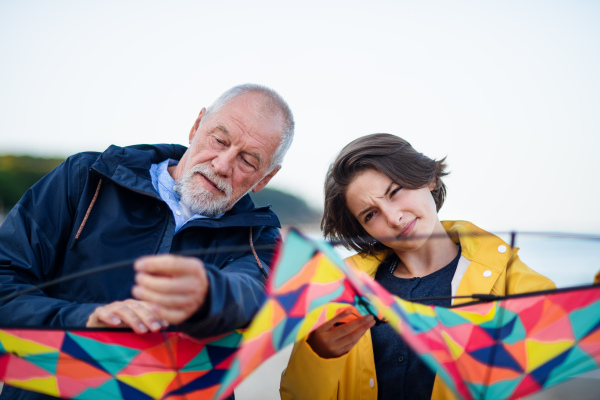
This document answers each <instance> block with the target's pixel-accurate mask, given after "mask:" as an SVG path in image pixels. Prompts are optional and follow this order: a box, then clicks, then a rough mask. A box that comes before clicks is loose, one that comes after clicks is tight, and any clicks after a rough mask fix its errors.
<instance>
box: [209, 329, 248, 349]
mask: <svg viewBox="0 0 600 400" xmlns="http://www.w3.org/2000/svg"><path fill="white" fill-rule="evenodd" d="M241 341H242V334H241V333H239V332H238V331H233V332H231V333H230V334H229V335H227V336H224V337H222V338H220V339H219V340H215V341H214V342H210V344H211V345H213V346H221V347H231V348H233V347H239V345H240V342H241Z"/></svg>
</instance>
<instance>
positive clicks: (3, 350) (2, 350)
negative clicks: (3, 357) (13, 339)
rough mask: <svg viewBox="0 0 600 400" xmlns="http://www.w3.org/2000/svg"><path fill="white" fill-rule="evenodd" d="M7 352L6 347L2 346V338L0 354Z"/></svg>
mask: <svg viewBox="0 0 600 400" xmlns="http://www.w3.org/2000/svg"><path fill="white" fill-rule="evenodd" d="M6 353H7V351H6V349H5V348H4V346H2V340H0V354H6Z"/></svg>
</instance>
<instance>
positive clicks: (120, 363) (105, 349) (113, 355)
mask: <svg viewBox="0 0 600 400" xmlns="http://www.w3.org/2000/svg"><path fill="white" fill-rule="evenodd" d="M67 335H69V336H70V337H71V339H73V341H74V342H76V343H77V344H78V345H79V346H81V348H82V349H84V350H85V351H86V352H87V353H88V354H89V355H90V356H91V357H92V358H93V359H94V361H95V362H97V363H98V364H100V365H101V366H102V367H103V368H104V369H105V370H106V371H107V372H108V373H110V374H112V375H116V374H117V373H118V372H119V371H121V370H122V369H123V368H125V367H126V366H127V365H128V364H129V363H130V362H131V360H133V359H134V358H135V357H136V356H137V355H138V354H139V353H140V352H141V351H140V350H137V349H132V348H129V347H125V346H120V345H118V344H114V343H102V342H99V341H97V340H95V339H90V338H86V337H83V336H78V335H73V334H71V333H67Z"/></svg>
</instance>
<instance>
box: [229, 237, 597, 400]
mask: <svg viewBox="0 0 600 400" xmlns="http://www.w3.org/2000/svg"><path fill="white" fill-rule="evenodd" d="M365 299H366V302H365ZM359 300H361V301H359ZM327 302H331V303H327ZM349 305H350V306H354V307H355V309H356V311H357V312H358V313H360V314H363V315H365V314H366V313H367V312H368V313H371V314H373V315H378V317H379V318H381V316H383V317H384V318H385V319H386V321H387V323H389V324H390V325H391V326H392V327H393V328H394V329H395V330H396V331H397V332H398V333H399V334H400V335H402V337H403V339H404V340H405V341H406V342H407V343H408V344H409V345H410V346H411V347H412V348H413V350H414V351H415V352H416V353H417V354H419V356H421V358H422V359H423V360H424V362H425V363H426V364H427V365H429V367H430V368H432V370H434V371H436V373H437V374H438V375H440V377H441V378H442V379H443V380H444V382H445V383H446V384H447V386H448V387H449V388H450V389H452V391H453V392H454V393H455V395H456V396H457V397H459V398H462V399H515V398H518V397H523V396H526V395H529V394H533V393H535V392H537V391H540V390H543V389H546V388H548V387H550V386H552V385H555V384H557V383H559V382H562V381H564V380H565V379H568V378H569V377H570V376H572V375H574V374H577V373H580V372H584V371H588V370H591V369H595V368H598V367H599V366H600V286H589V287H582V288H577V289H573V290H559V291H555V292H552V293H547V292H545V293H544V294H537V295H535V294H533V293H530V294H526V295H513V296H506V297H504V298H502V299H501V300H496V301H490V302H482V303H476V304H470V305H461V306H456V307H452V308H444V307H435V306H427V305H422V304H418V303H413V302H410V301H405V300H402V299H401V298H399V297H396V296H393V295H391V294H390V293H389V292H388V291H387V290H385V289H384V288H383V287H381V286H380V285H379V284H378V283H377V282H376V281H375V280H374V279H373V278H371V277H370V276H369V275H368V274H366V273H364V272H363V271H356V270H354V269H353V268H352V267H350V266H349V265H347V264H346V263H345V262H344V261H343V260H342V259H341V258H340V257H339V256H338V255H337V253H336V252H335V251H334V250H333V248H332V247H331V246H330V245H329V244H328V243H326V242H324V241H313V240H311V239H309V238H306V237H304V236H303V235H302V234H300V233H299V232H298V231H296V230H294V229H291V230H289V232H288V234H287V237H286V240H285V241H284V244H283V246H282V247H281V248H280V249H279V255H278V259H277V262H276V264H275V266H274V268H273V271H272V275H271V277H270V280H269V281H268V283H267V301H266V303H265V304H264V306H263V308H261V310H259V313H258V314H257V316H256V317H255V319H254V320H253V322H252V324H251V325H250V327H249V328H248V329H247V330H246V331H245V333H244V341H243V342H242V344H241V347H240V350H239V351H238V353H237V355H236V358H235V360H234V362H233V364H232V368H231V369H230V371H229V372H228V374H227V375H226V376H225V380H224V382H223V385H222V386H221V390H220V391H219V396H223V395H227V394H229V393H231V391H232V388H233V387H235V385H237V384H238V383H239V382H240V381H241V380H242V379H243V378H244V377H246V376H247V375H248V374H249V373H250V372H251V371H253V370H254V369H255V368H256V367H257V366H258V365H260V363H261V362H262V361H264V360H266V359H267V358H268V357H270V356H271V355H273V354H274V353H275V352H277V351H279V350H280V349H282V348H283V347H284V346H286V345H287V344H290V343H293V342H295V341H297V340H300V339H302V338H303V337H304V336H306V335H307V334H308V333H309V332H310V331H311V330H313V329H315V328H316V327H318V326H319V325H320V324H322V323H323V322H325V321H326V320H328V319H330V318H331V317H332V316H333V315H335V313H337V312H339V311H340V310H341V309H342V308H346V307H348V306H349Z"/></svg>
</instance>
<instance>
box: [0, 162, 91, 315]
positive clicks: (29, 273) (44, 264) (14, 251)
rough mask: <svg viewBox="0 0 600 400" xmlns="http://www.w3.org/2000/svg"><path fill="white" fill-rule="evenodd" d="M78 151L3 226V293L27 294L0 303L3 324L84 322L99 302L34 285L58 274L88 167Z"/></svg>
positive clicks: (0, 293) (26, 197) (0, 251)
mask: <svg viewBox="0 0 600 400" xmlns="http://www.w3.org/2000/svg"><path fill="white" fill-rule="evenodd" d="M82 157H84V156H79V157H77V156H75V157H73V158H70V159H69V160H67V161H65V162H64V163H63V164H61V165H60V166H58V167H57V168H56V169H54V170H53V171H52V172H50V173H49V174H48V175H46V176H45V177H44V178H42V179H41V180H40V181H39V182H38V183H36V184H35V185H34V186H33V187H32V188H31V189H29V190H28V191H27V192H26V193H25V195H24V196H23V197H22V198H21V200H20V201H19V202H18V203H17V205H15V207H13V209H12V210H11V211H10V213H9V214H8V216H7V217H6V220H5V221H4V223H3V224H2V225H1V226H0V298H5V297H8V296H10V295H14V294H16V293H19V292H22V291H25V290H28V291H30V292H29V293H28V294H24V295H20V296H18V297H16V298H13V299H9V300H7V301H3V302H2V303H1V304H0V321H1V323H2V325H4V326H6V325H11V326H42V325H44V326H85V322H86V321H87V318H88V315H89V314H90V313H91V312H92V311H93V309H94V308H95V307H97V304H78V303H74V302H69V301H64V300H59V299H54V298H50V297H48V296H47V295H46V293H45V292H44V291H43V290H39V289H37V288H36V287H35V285H39V284H40V283H43V282H46V281H49V280H51V279H54V278H56V277H57V276H58V274H59V270H60V263H61V258H62V255H61V254H63V252H64V249H65V248H66V246H67V242H68V240H69V237H70V233H71V230H72V224H73V216H74V213H75V209H76V206H77V200H78V198H79V196H80V194H81V193H80V188H81V187H82V184H81V183H82V182H80V179H85V176H83V178H80V176H81V174H80V172H82V171H81V170H84V171H85V172H87V168H86V167H84V166H83V165H81V163H80V161H81V158H82Z"/></svg>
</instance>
